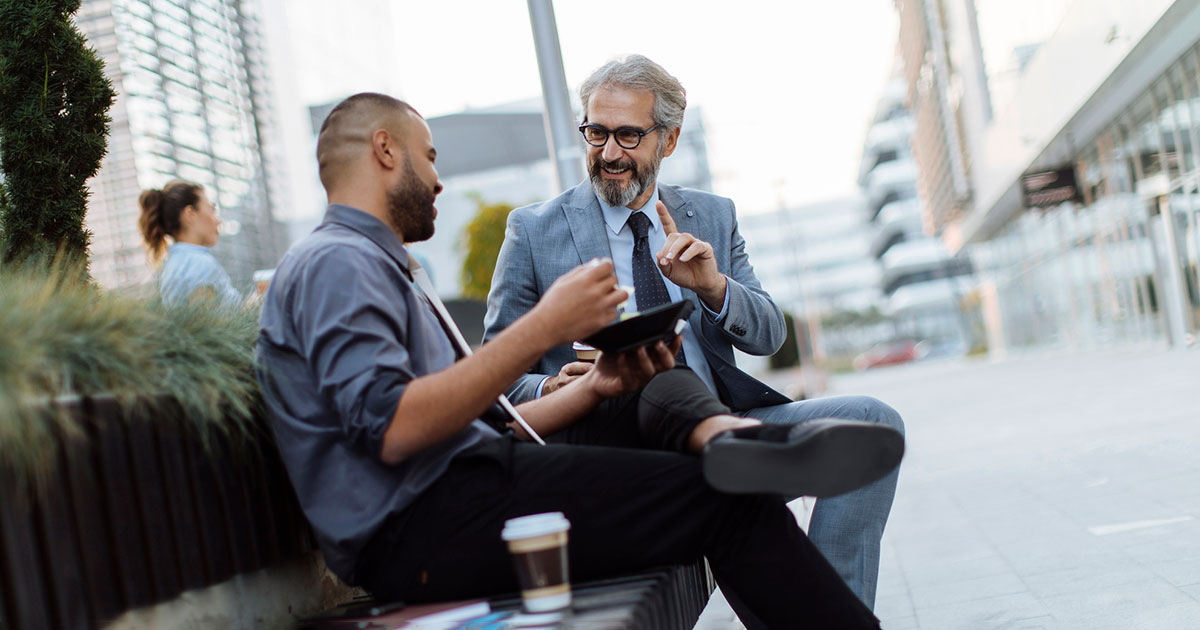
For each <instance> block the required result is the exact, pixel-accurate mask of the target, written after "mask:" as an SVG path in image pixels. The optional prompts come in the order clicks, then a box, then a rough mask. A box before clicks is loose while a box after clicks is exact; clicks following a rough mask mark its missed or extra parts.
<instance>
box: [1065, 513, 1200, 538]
mask: <svg viewBox="0 0 1200 630" xmlns="http://www.w3.org/2000/svg"><path fill="white" fill-rule="evenodd" d="M1190 520H1192V517H1191V516H1176V517H1175V518H1160V519H1157V520H1151V521H1131V522H1128V523H1117V524H1115V525H1100V526H1097V527H1089V528H1087V530H1088V532H1090V533H1092V534H1093V535H1096V536H1107V535H1109V534H1121V533H1124V532H1131V531H1134V530H1137V529H1147V528H1149V527H1161V526H1163V525H1172V524H1175V523H1183V522H1185V521H1190Z"/></svg>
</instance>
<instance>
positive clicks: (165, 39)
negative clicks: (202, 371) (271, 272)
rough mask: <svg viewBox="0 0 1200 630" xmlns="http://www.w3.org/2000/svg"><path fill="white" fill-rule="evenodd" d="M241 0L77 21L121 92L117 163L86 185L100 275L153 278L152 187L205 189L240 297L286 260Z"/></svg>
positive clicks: (168, 4) (88, 10)
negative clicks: (145, 208) (149, 245)
mask: <svg viewBox="0 0 1200 630" xmlns="http://www.w3.org/2000/svg"><path fill="white" fill-rule="evenodd" d="M255 6H256V5H254V4H253V3H251V2H241V1H239V0H87V1H85V2H84V3H83V7H82V8H81V10H80V12H79V14H78V16H77V22H78V24H79V26H80V28H81V30H83V31H84V33H85V34H86V35H87V37H88V40H89V42H90V43H91V45H93V46H94V47H96V48H97V51H98V52H99V53H100V55H101V56H102V57H103V59H104V60H105V63H106V73H107V74H108V75H109V77H110V78H111V79H112V81H113V85H114V88H115V89H116V90H117V94H118V96H117V102H116V104H115V105H114V107H113V111H112V117H113V124H112V134H111V136H110V140H109V155H108V156H107V157H106V158H105V161H104V164H103V165H102V168H101V171H100V173H99V174H98V175H97V176H96V177H95V178H94V179H93V180H92V182H91V183H90V186H91V189H92V198H91V201H90V203H89V208H88V215H87V225H88V228H89V229H90V230H92V232H93V234H94V236H93V242H92V273H93V275H94V276H95V277H96V278H97V280H98V281H100V283H101V284H102V285H105V286H109V287H119V286H126V285H130V284H136V283H139V282H143V281H145V280H147V279H149V277H150V268H149V267H148V265H147V261H146V255H145V250H144V248H143V247H142V244H141V237H140V234H139V232H138V228H137V220H138V215H139V208H138V205H137V198H138V194H139V193H140V191H141V190H142V189H144V188H151V187H160V186H162V185H163V184H165V183H166V182H168V181H170V180H172V179H186V180H190V181H194V182H197V183H199V184H202V185H203V186H204V187H205V189H206V191H207V192H208V195H209V198H210V199H211V200H212V202H213V203H215V204H216V205H217V207H218V208H219V211H220V216H221V218H222V221H223V222H224V225H223V228H225V231H224V233H223V235H222V237H221V241H220V244H219V245H218V246H217V248H216V251H215V253H216V254H217V257H218V258H219V259H220V260H221V262H222V264H223V265H224V266H225V268H226V270H228V271H229V273H230V275H231V276H232V277H233V278H234V281H235V282H236V283H238V284H239V287H240V288H242V289H245V288H246V287H247V286H248V283H249V278H250V275H251V273H252V272H253V271H254V270H255V269H259V268H266V267H273V266H274V264H275V260H276V256H277V255H278V253H279V247H278V240H277V236H276V230H275V228H274V225H273V222H272V220H271V217H272V212H271V206H272V204H271V194H270V186H271V185H272V184H273V183H274V182H273V181H272V180H273V178H271V177H270V176H269V173H270V171H271V168H270V166H271V161H270V160H269V159H268V157H267V156H266V155H265V152H264V147H263V139H264V137H267V136H269V134H270V131H269V130H270V117H269V115H267V114H266V113H267V112H269V111H270V110H269V108H268V106H267V99H268V94H267V92H266V90H265V87H264V86H265V85H266V82H265V80H264V76H263V75H264V72H263V58H264V52H263V49H262V42H261V38H260V35H259V33H260V31H259V24H258V16H257V14H256V13H255V12H254V10H253V9H254V7H255Z"/></svg>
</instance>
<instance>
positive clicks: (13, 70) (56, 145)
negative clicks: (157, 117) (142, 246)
mask: <svg viewBox="0 0 1200 630" xmlns="http://www.w3.org/2000/svg"><path fill="white" fill-rule="evenodd" d="M79 6H80V0H5V1H4V2H0V171H3V173H4V177H5V182H4V187H5V189H6V190H5V192H6V197H7V199H6V203H4V204H0V232H2V233H3V234H4V236H5V239H4V240H5V241H6V242H7V251H5V252H4V255H3V259H4V261H5V262H11V261H13V260H15V259H25V258H28V257H29V256H30V255H34V254H40V255H52V254H58V255H65V256H67V257H74V258H78V259H81V260H85V259H86V256H87V248H88V241H89V240H90V235H89V234H88V233H87V232H86V230H84V228H83V219H84V215H85V213H86V211H87V196H88V193H87V189H86V187H85V184H86V182H87V180H88V178H90V177H92V176H93V175H95V174H96V171H97V170H99V168H100V160H101V159H102V158H103V157H104V153H105V151H106V150H107V139H106V136H107V134H108V123H109V121H110V119H109V116H108V109H109V107H111V106H112V102H113V98H114V92H113V88H112V84H111V83H110V82H109V80H108V79H107V78H106V77H105V76H104V63H103V62H102V61H101V60H100V58H99V57H98V56H97V55H96V53H95V51H94V50H92V49H90V48H88V46H87V43H86V41H85V40H84V37H83V34H82V33H80V32H79V29H78V28H76V26H75V24H74V23H73V21H72V19H71V16H72V15H73V14H74V13H75V12H76V11H78V10H79Z"/></svg>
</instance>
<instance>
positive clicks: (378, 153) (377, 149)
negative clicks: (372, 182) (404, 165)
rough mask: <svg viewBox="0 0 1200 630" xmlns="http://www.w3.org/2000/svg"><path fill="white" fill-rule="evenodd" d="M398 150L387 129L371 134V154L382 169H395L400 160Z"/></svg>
mask: <svg viewBox="0 0 1200 630" xmlns="http://www.w3.org/2000/svg"><path fill="white" fill-rule="evenodd" d="M399 150H400V148H399V147H398V146H396V143H395V141H394V140H393V138H392V134H390V133H388V130H387V129H377V130H375V133H373V134H371V153H372V155H374V156H375V159H376V160H378V161H379V163H380V165H382V166H383V167H384V168H386V169H389V170H390V169H393V168H396V165H397V164H399V159H400V155H399Z"/></svg>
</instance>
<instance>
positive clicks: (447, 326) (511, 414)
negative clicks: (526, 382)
mask: <svg viewBox="0 0 1200 630" xmlns="http://www.w3.org/2000/svg"><path fill="white" fill-rule="evenodd" d="M408 272H409V274H411V276H412V280H413V283H414V284H416V285H417V288H419V289H420V290H421V293H424V294H425V301H426V302H427V303H428V304H429V306H430V307H432V308H433V314H434V315H436V316H437V318H438V322H439V323H441V325H442V330H443V331H445V333H446V336H447V337H449V338H450V343H451V344H453V345H454V349H455V350H457V351H458V354H459V356H460V357H466V356H470V355H471V345H470V344H468V343H467V339H466V338H465V337H463V334H462V331H460V330H459V329H458V326H457V325H456V324H455V323H454V319H453V318H451V317H450V311H447V310H446V305H445V304H442V300H441V298H439V297H438V294H437V291H436V290H435V289H434V288H433V282H431V281H430V280H429V274H428V273H426V272H425V268H424V267H422V266H421V263H419V262H417V259H416V258H414V257H412V256H410V257H409V258H408ZM492 406H493V407H498V409H496V410H495V413H498V414H499V415H500V416H501V417H504V418H505V419H510V420H514V421H516V423H517V424H519V425H521V427H522V428H523V429H525V432H526V433H528V434H529V437H531V438H533V441H534V442H537V443H538V444H541V445H543V446H545V445H546V442H545V441H544V440H542V436H540V435H538V434H537V431H534V430H533V427H531V426H529V424H528V423H526V422H525V418H522V417H521V413H520V412H519V411H517V409H516V407H513V404H512V403H511V402H509V401H508V396H505V395H504V394H500V397H499V398H498V399H496V402H494V403H492Z"/></svg>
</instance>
